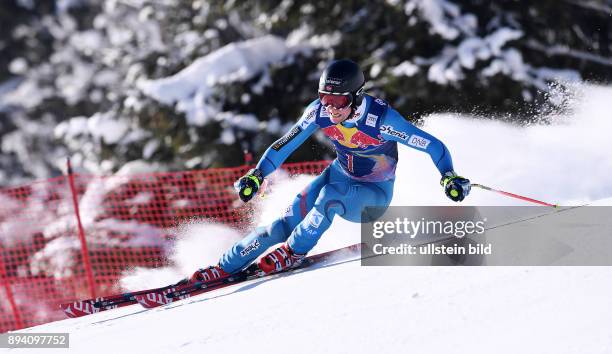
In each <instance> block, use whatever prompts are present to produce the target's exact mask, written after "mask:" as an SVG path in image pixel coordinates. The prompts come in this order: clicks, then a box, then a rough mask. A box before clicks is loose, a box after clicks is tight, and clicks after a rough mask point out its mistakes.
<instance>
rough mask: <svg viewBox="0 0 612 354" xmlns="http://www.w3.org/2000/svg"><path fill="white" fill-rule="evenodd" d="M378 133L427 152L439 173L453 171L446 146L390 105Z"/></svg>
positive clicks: (387, 138) (388, 138)
mask: <svg viewBox="0 0 612 354" xmlns="http://www.w3.org/2000/svg"><path fill="white" fill-rule="evenodd" d="M380 133H381V135H382V137H383V138H384V139H386V140H393V141H397V142H398V143H401V144H403V145H406V146H409V147H411V148H413V149H416V150H420V151H424V152H426V153H428V154H429V156H430V157H431V160H432V161H433V163H434V164H435V165H436V168H437V169H438V171H440V174H441V175H444V174H445V173H447V172H451V171H453V160H452V159H451V155H450V152H449V151H448V149H447V148H446V146H445V145H444V144H443V143H442V142H441V141H440V140H438V139H437V138H436V137H434V136H433V135H431V134H429V133H426V132H425V131H423V130H421V129H419V128H417V127H415V126H414V125H413V124H412V123H410V122H409V121H407V120H406V119H404V117H402V116H401V115H400V114H399V113H398V112H397V111H396V110H394V109H392V108H391V107H389V108H388V109H387V112H386V113H385V117H384V121H383V124H382V125H381V127H380Z"/></svg>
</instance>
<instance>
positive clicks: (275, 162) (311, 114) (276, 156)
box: [257, 100, 320, 177]
mask: <svg viewBox="0 0 612 354" xmlns="http://www.w3.org/2000/svg"><path fill="white" fill-rule="evenodd" d="M319 107H320V105H319V100H315V101H313V102H312V103H311V104H309V105H308V107H306V109H305V110H304V113H303V114H302V117H301V118H300V120H299V121H298V122H297V123H295V125H293V127H291V129H289V131H288V132H287V133H286V134H285V135H284V136H283V137H282V138H280V139H278V140H277V141H276V142H274V144H272V145H271V146H270V147H269V148H268V149H267V150H266V152H265V153H264V154H263V156H262V157H261V159H260V160H259V163H258V164H257V169H259V170H260V171H261V172H262V174H263V177H266V176H268V175H269V174H270V173H272V172H274V170H276V168H277V167H278V166H280V165H281V164H282V163H283V162H284V161H285V160H286V159H287V157H289V155H291V153H292V152H293V151H295V149H297V148H298V147H299V146H300V145H302V143H303V142H304V141H306V139H308V137H310V136H311V135H312V133H314V132H315V131H316V130H317V129H318V128H319V126H318V125H317V124H316V123H315V117H316V115H317V111H318V109H319Z"/></svg>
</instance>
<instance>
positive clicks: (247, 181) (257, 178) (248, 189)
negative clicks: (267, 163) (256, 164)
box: [234, 168, 264, 203]
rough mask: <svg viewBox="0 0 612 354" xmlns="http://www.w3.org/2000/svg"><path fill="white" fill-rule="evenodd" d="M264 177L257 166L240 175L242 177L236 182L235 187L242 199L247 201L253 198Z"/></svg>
mask: <svg viewBox="0 0 612 354" xmlns="http://www.w3.org/2000/svg"><path fill="white" fill-rule="evenodd" d="M263 179H264V178H263V174H262V173H261V171H260V170H258V169H256V168H253V169H251V170H250V171H249V172H247V174H246V175H244V176H243V177H240V179H239V180H237V181H236V183H234V188H235V189H236V192H237V193H238V195H239V196H240V199H242V201H243V202H245V203H246V202H248V201H249V200H251V199H252V198H253V197H254V196H255V194H257V191H258V190H259V186H261V183H262V182H263Z"/></svg>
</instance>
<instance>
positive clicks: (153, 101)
mask: <svg viewBox="0 0 612 354" xmlns="http://www.w3.org/2000/svg"><path fill="white" fill-rule="evenodd" d="M610 13H612V0H589V1H578V0H563V1H553V0H542V1H537V2H531V1H527V0H500V1H484V0H470V1H457V0H387V1H378V2H369V1H341V2H329V1H324V0H313V1H309V2H302V1H292V0H284V1H281V2H279V1H270V0H253V1H248V2H247V1H244V2H241V1H230V2H225V1H216V0H215V1H201V0H194V1H179V0H165V1H152V0H105V1H92V0H55V1H47V0H44V1H43V0H10V1H5V2H3V3H2V5H0V19H2V24H3V31H2V34H1V36H0V48H2V53H3V55H2V56H1V58H0V60H2V63H4V64H5V65H2V69H0V80H2V81H1V82H0V115H2V117H1V118H3V119H2V120H1V121H0V136H1V137H2V146H1V149H2V154H1V155H0V166H1V170H2V171H3V174H0V184H7V183H12V184H15V183H19V182H21V181H24V180H27V179H31V178H45V177H49V176H51V175H54V174H58V173H60V171H61V169H62V167H63V165H64V161H65V157H66V156H68V155H70V156H72V157H73V162H74V164H75V165H76V166H77V167H78V168H81V169H85V170H87V171H91V172H96V173H109V172H112V171H116V170H118V169H119V168H121V167H122V166H124V165H125V164H127V163H129V162H131V161H135V160H140V161H142V160H144V161H147V162H149V163H151V164H153V165H152V167H151V168H153V169H156V170H167V169H190V168H206V167H214V166H217V167H218V166H235V165H239V164H241V163H242V162H243V158H242V151H243V150H244V149H248V150H250V151H252V152H254V153H255V154H260V153H261V152H263V150H264V149H265V148H266V147H267V146H268V145H269V144H270V143H271V142H272V141H274V140H275V139H276V138H278V137H279V136H280V135H281V134H283V132H284V131H285V130H286V129H287V127H288V126H289V124H292V123H293V122H294V121H295V120H296V119H297V118H298V117H299V115H300V114H301V110H302V109H303V107H304V106H305V105H306V104H307V103H308V102H310V101H311V100H313V99H315V98H316V87H317V80H318V75H319V73H320V71H321V70H322V68H323V67H324V66H325V64H326V63H327V62H328V61H329V60H331V59H334V58H342V57H348V58H352V59H353V60H355V61H357V62H359V63H360V64H361V65H362V67H363V69H364V70H365V72H366V77H367V79H368V83H367V86H366V89H367V91H368V92H370V93H372V94H374V95H379V96H381V97H383V98H385V99H387V100H389V101H390V102H391V104H392V105H394V106H395V107H396V108H397V109H398V110H399V111H401V112H402V113H404V114H405V115H406V116H407V117H408V118H409V119H413V120H415V121H418V119H419V118H420V117H422V116H424V115H427V114H429V113H431V112H439V111H456V112H469V113H480V114H486V115H489V116H491V115H492V116H499V117H505V119H512V120H514V121H517V122H525V121H527V122H528V121H532V120H536V119H539V118H540V116H542V114H543V113H547V112H549V111H551V110H553V109H563V108H564V106H565V100H566V99H567V98H568V92H570V91H568V90H566V89H565V87H566V85H568V83H571V82H577V81H581V80H590V81H598V82H603V83H609V82H610V80H611V79H612V74H611V72H612V71H611V70H610V67H612V60H611V59H610V49H611V42H610V35H611V32H612V29H611V26H610V21H609V19H610ZM4 29H6V30H4ZM570 96H571V95H570ZM313 143H314V144H305V145H304V146H303V147H302V148H301V149H300V150H299V151H297V152H296V153H295V154H294V155H293V156H292V159H294V160H305V159H320V158H325V157H328V156H331V154H329V150H327V148H326V147H325V146H324V145H322V144H320V143H318V142H317V138H316V137H315V138H314V139H313ZM310 146H314V150H313V148H311V147H310Z"/></svg>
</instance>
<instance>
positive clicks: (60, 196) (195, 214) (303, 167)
mask: <svg viewBox="0 0 612 354" xmlns="http://www.w3.org/2000/svg"><path fill="white" fill-rule="evenodd" d="M328 164H329V161H317V162H302V163H293V164H286V165H283V169H285V170H287V171H288V172H289V173H290V174H319V173H321V171H323V169H324V168H325V167H326V166H327V165H328ZM248 169H249V167H248V166H243V167H236V168H221V169H209V170H197V171H183V172H168V173H154V174H140V175H122V176H118V175H113V176H92V175H82V174H69V175H68V176H61V177H56V178H52V179H49V180H46V181H37V182H34V183H32V184H29V185H25V186H20V187H14V188H6V189H0V282H1V283H0V332H6V331H9V330H15V329H19V328H24V327H31V326H34V325H38V324H42V323H46V322H51V321H55V320H59V319H64V318H65V316H64V314H63V313H62V311H61V310H60V309H59V304H60V303H64V302H69V301H73V300H78V299H83V298H89V297H95V296H105V295H110V294H113V293H115V292H118V291H121V289H119V288H118V286H117V283H118V280H119V278H120V276H121V274H122V273H123V272H124V271H125V270H127V269H129V268H132V267H136V266H139V267H151V268H154V267H161V266H165V265H167V264H168V260H167V259H165V250H167V249H168V248H169V247H171V246H172V243H173V241H174V239H175V235H174V234H173V230H175V227H176V226H178V225H180V224H181V223H183V222H186V221H189V220H193V219H200V220H207V221H215V222H220V223H224V224H227V225H230V226H233V227H241V226H244V221H243V220H249V217H248V216H249V213H250V212H251V210H250V209H249V207H248V205H244V204H242V203H241V202H239V201H238V198H237V195H236V193H235V192H234V190H233V187H232V185H233V183H234V181H235V180H236V179H238V178H239V177H240V176H242V175H243V174H244V173H245V172H246V171H247V170H248ZM75 202H76V203H75ZM75 206H78V207H75ZM79 219H80V225H81V227H79V222H78V221H77V220H79Z"/></svg>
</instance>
